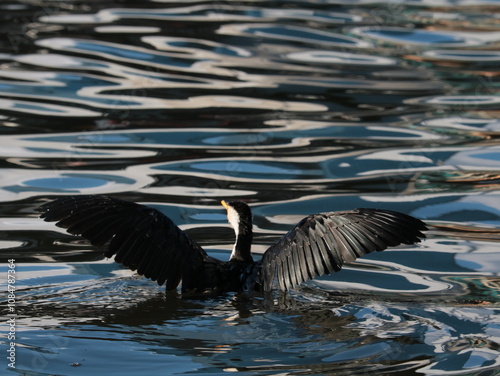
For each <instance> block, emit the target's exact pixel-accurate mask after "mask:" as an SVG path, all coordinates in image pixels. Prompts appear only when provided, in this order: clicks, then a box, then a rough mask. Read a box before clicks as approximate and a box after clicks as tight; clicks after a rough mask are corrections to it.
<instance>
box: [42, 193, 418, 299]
mask: <svg viewBox="0 0 500 376" xmlns="http://www.w3.org/2000/svg"><path fill="white" fill-rule="evenodd" d="M222 205H223V206H224V207H225V208H226V210H227V218H228V221H229V223H230V224H231V226H232V227H233V229H234V232H235V234H236V242H235V244H234V248H233V251H232V253H231V257H230V259H229V261H227V262H225V261H221V260H218V259H216V258H214V257H211V256H209V255H208V254H207V253H206V252H205V251H204V250H203V248H201V247H200V246H199V245H198V244H197V243H196V242H195V241H194V240H192V239H191V238H190V237H189V236H188V235H187V234H186V233H185V232H183V231H182V230H181V229H180V228H179V227H177V226H176V225H175V224H174V223H173V222H172V220H171V219H169V218H168V217H167V216H165V215H164V214H162V213H161V212H159V211H158V210H156V209H153V208H151V207H148V206H145V205H140V204H136V203H132V202H127V201H123V200H119V199H116V198H112V197H108V196H100V195H82V196H69V197H63V198H59V199H56V200H55V201H51V202H49V203H46V204H44V205H43V206H41V207H40V211H42V212H43V214H42V215H41V218H43V219H44V220H45V221H48V222H57V223H56V225H57V226H59V227H62V228H65V229H66V230H67V231H68V232H69V233H70V234H73V235H81V236H82V237H84V238H86V239H88V240H89V241H90V243H91V244H93V245H94V246H97V247H102V248H104V255H105V256H106V257H111V256H113V255H114V256H115V261H116V262H119V263H121V264H123V265H125V266H127V267H129V268H130V269H131V270H136V271H137V273H138V274H140V275H143V276H145V277H146V278H150V279H151V280H153V281H156V282H157V283H158V284H159V285H160V286H161V285H162V284H164V283H165V282H166V288H167V290H172V289H176V288H177V287H178V285H179V284H180V283H181V281H182V291H183V292H190V291H194V292H198V293H199V292H211V293H222V292H229V291H236V292H243V291H266V292H267V291H271V290H272V288H273V285H274V281H275V279H277V280H278V283H279V287H280V289H281V290H283V291H286V290H288V289H290V288H293V287H295V286H297V285H298V284H300V283H302V282H304V281H307V280H308V279H311V278H314V277H317V276H321V275H323V274H329V273H331V272H334V271H339V270H340V269H341V268H342V265H343V264H344V263H348V262H352V261H354V260H355V259H356V258H358V257H361V256H363V255H365V254H367V253H370V252H373V251H383V250H384V249H386V248H387V247H392V246H397V245H400V244H413V243H416V242H419V241H420V238H425V235H424V234H422V232H421V231H424V230H427V228H426V226H425V224H424V223H423V222H422V221H420V220H419V219H416V218H413V217H411V216H409V215H406V214H401V213H397V212H394V211H389V210H380V209H355V210H348V211H337V212H328V213H320V214H313V215H309V216H307V217H305V218H304V219H302V220H301V221H300V222H299V223H298V224H297V225H296V226H295V227H293V228H292V229H291V230H290V231H289V232H288V233H287V234H286V235H284V236H283V237H282V238H281V239H279V240H278V241H277V242H276V243H275V244H274V245H272V246H271V247H270V248H269V249H268V250H267V251H266V252H265V253H264V255H263V256H262V258H261V259H260V260H259V261H254V260H253V258H252V255H251V252H250V248H251V244H252V212H251V210H250V208H249V206H248V205H247V204H245V203H243V202H240V201H232V202H226V201H222Z"/></svg>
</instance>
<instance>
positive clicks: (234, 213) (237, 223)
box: [221, 200, 253, 262]
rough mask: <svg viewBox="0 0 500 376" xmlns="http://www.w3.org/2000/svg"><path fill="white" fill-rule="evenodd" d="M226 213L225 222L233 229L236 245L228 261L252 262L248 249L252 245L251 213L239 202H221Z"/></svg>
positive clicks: (248, 208) (245, 205) (246, 206)
mask: <svg viewBox="0 0 500 376" xmlns="http://www.w3.org/2000/svg"><path fill="white" fill-rule="evenodd" d="M221 204H222V206H224V208H225V209H226V211H227V220H228V221H229V224H230V225H231V227H232V228H233V229H234V233H235V235H236V243H235V244H234V248H233V252H232V253H231V258H230V260H239V261H247V262H252V261H253V259H252V255H251V253H250V248H251V245H252V211H251V210H250V207H249V206H248V205H247V204H245V203H244V202H241V201H230V202H227V201H224V200H223V201H221Z"/></svg>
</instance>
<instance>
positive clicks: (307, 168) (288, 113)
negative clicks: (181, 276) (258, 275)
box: [0, 0, 500, 375]
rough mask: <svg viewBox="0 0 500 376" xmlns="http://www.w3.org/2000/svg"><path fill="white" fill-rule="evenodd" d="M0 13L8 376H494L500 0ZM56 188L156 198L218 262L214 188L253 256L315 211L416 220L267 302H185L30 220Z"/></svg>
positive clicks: (47, 6)
mask: <svg viewBox="0 0 500 376" xmlns="http://www.w3.org/2000/svg"><path fill="white" fill-rule="evenodd" d="M0 10H1V12H0V18H1V19H2V25H3V27H2V28H1V29H0V36H1V39H0V64H1V65H0V145H1V147H0V158H1V159H0V161H1V166H0V168H1V176H2V179H1V181H0V200H1V201H2V205H1V206H0V211H1V214H0V230H1V231H0V234H1V238H0V251H1V253H2V265H1V268H0V273H1V274H2V278H1V281H2V286H3V287H2V289H3V290H4V291H7V288H8V286H7V273H8V268H9V264H8V262H7V260H9V259H11V260H12V259H14V260H15V262H14V263H15V270H16V275H15V276H16V283H15V294H16V301H15V307H14V312H13V313H12V315H14V316H13V317H15V319H16V325H15V330H16V331H15V335H16V338H15V343H16V345H17V346H16V362H15V366H16V368H12V367H9V366H8V364H5V365H1V367H2V372H3V373H5V374H11V375H15V374H19V375H90V374H92V375H138V374H141V375H159V374H161V375H163V374H175V375H180V374H200V375H205V374H224V373H229V372H239V371H245V372H247V373H248V374H255V375H270V374H280V375H320V374H321V375H323V374H332V375H361V374H363V375H366V374H376V375H380V374H389V373H390V374H395V375H411V374H425V375H476V374H477V375H479V374H480V375H493V374H496V373H497V372H498V369H499V366H500V350H499V348H500V310H499V286H500V275H499V270H500V252H499V250H498V242H499V240H500V235H499V234H500V204H499V203H500V189H499V185H500V144H499V142H498V140H497V139H498V138H499V134H500V121H499V120H498V118H499V116H498V108H499V103H500V99H499V98H500V97H499V96H498V80H497V76H498V64H499V62H500V52H499V48H498V47H499V45H500V29H499V27H498V24H499V21H498V20H499V17H498V12H499V10H500V2H499V1H497V0H489V1H486V0H485V1H466V0H463V1H452V0H439V1H436V0H434V1H432V2H431V1H425V0H419V1H418V0H415V1H406V2H401V1H371V0H360V1H336V0H303V1H302V0H297V1H292V2H286V3H285V2H281V1H264V0H254V1H238V2H227V1H221V2H212V1H203V0H199V1H185V2H175V1H168V0H162V1H143V2H134V1H126V2H123V1H99V2H93V1H87V2H64V3H63V2H25V1H4V2H2V4H0ZM70 194H110V195H113V196H114V197H118V198H122V199H127V200H132V201H136V202H141V203H144V204H149V205H152V206H154V207H155V208H157V209H159V210H161V211H162V212H164V213H165V214H166V215H168V216H169V217H170V218H172V220H174V221H175V222H176V223H177V224H179V225H180V226H181V228H182V229H184V230H185V231H187V232H188V233H189V234H190V235H191V236H192V237H193V238H195V239H196V240H197V241H198V242H199V243H200V244H201V245H202V246H203V247H205V249H207V251H208V252H209V253H210V254H211V255H213V256H216V257H219V258H221V259H228V257H229V254H230V251H231V248H232V241H233V234H232V231H231V229H230V228H229V226H228V224H227V222H226V218H225V212H224V209H223V208H222V207H221V206H220V204H219V202H220V200H221V199H226V200H234V199H239V200H245V201H247V202H248V203H249V204H250V205H251V206H252V209H253V211H254V216H255V217H254V223H255V231H256V235H255V240H254V242H255V245H254V248H253V250H254V252H255V256H256V257H259V254H261V253H262V252H264V251H265V250H266V249H267V247H268V246H269V244H271V243H272V242H273V241H275V240H276V239H278V238H279V237H280V236H281V235H282V234H283V233H285V232H286V231H288V230H289V229H290V228H291V227H292V226H293V225H294V224H295V223H297V222H298V221H299V220H300V219H301V218H302V217H304V216H305V215H307V214H310V213H314V212H321V211H333V210H344V209H352V208H355V207H378V208H385V209H391V210H397V211H401V212H404V213H408V214H410V215H414V216H416V217H419V218H421V219H423V220H424V221H426V222H427V223H428V224H429V226H430V228H431V231H430V232H429V233H428V239H427V240H425V241H424V242H422V243H421V244H419V245H415V246H405V247H398V248H396V249H393V250H391V251H386V252H383V253H380V254H375V255H374V254H370V255H368V256H367V257H366V258H363V259H361V260H358V261H357V262H356V263H353V264H349V265H346V267H345V268H344V270H342V272H340V273H335V275H331V276H325V277H322V278H319V279H317V280H315V281H309V282H307V283H306V284H304V285H302V286H300V287H299V288H297V289H295V290H294V291H292V292H290V293H289V294H286V295H284V294H278V293H276V294H275V295H274V296H273V299H271V300H266V299H263V298H262V297H260V296H250V297H249V296H240V295H238V294H228V295H225V296H221V297H218V298H207V299H204V300H195V299H186V298H182V297H180V296H178V295H176V294H170V295H167V296H165V293H164V290H163V288H162V287H158V286H156V285H155V284H154V283H151V282H150V281H147V280H145V279H143V278H141V277H138V276H136V275H135V274H134V273H133V272H130V271H128V270H126V269H124V268H122V267H121V266H119V265H117V264H115V263H114V262H113V261H112V260H107V259H105V258H103V256H102V254H101V252H100V251H99V250H97V249H95V248H93V247H91V246H90V245H89V244H88V243H86V242H85V241H83V240H82V239H80V238H76V237H72V236H69V235H67V234H66V233H65V232H64V231H62V230H60V229H58V228H56V227H55V226H54V225H53V224H50V223H45V222H42V221H41V220H39V219H38V218H37V216H38V214H37V212H36V208H37V207H38V206H39V205H40V204H42V203H43V202H46V201H47V200H49V199H53V198H56V197H59V196H64V195H70ZM3 308H5V312H8V311H7V310H8V306H4V307H3ZM9 317H11V316H9ZM2 325H3V326H2V329H5V332H3V333H6V334H5V336H3V334H2V336H3V337H2V340H3V342H2V343H3V346H7V347H8V346H9V345H10V341H9V339H8V331H9V329H10V327H9V325H8V323H5V322H4V323H3V324H2ZM4 354H5V352H4ZM4 359H5V357H4ZM7 363H8V362H7ZM2 364H3V363H2Z"/></svg>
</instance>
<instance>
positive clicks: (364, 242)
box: [260, 209, 427, 291]
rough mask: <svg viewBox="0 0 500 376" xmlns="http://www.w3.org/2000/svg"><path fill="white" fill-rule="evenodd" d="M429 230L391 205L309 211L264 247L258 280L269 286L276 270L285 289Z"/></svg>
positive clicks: (413, 239)
mask: <svg viewBox="0 0 500 376" xmlns="http://www.w3.org/2000/svg"><path fill="white" fill-rule="evenodd" d="M425 230H427V228H426V226H425V224H424V223H423V222H422V221H420V220H419V219H416V218H413V217H411V216H409V215H406V214H402V213H398V212H393V211H390V210H379V209H355V210H350V211H341V212H330V213H321V214H314V215H310V216H308V217H306V218H304V219H303V220H302V221H300V222H299V223H298V224H297V225H296V226H295V227H294V228H293V229H292V230H291V231H290V232H288V233H287V234H286V235H285V236H283V237H282V238H281V239H280V240H278V242H276V243H275V244H274V245H273V246H271V247H270V248H269V249H268V250H267V251H266V252H265V253H264V256H263V257H262V260H261V273H260V275H261V280H260V282H261V284H262V286H263V288H264V290H265V291H270V290H271V289H272V286H273V283H274V278H275V275H277V277H278V282H279V286H280V289H281V290H283V291H286V290H288V289H290V288H292V287H294V286H296V285H298V284H300V283H302V282H304V281H307V280H308V279H310V278H314V277H315V276H321V275H323V274H329V273H331V272H332V271H339V270H340V269H341V268H342V266H343V265H344V263H347V262H352V261H354V260H356V259H357V258H358V257H361V256H364V255H366V254H367V253H370V252H375V251H383V250H384V249H386V248H387V247H392V246H397V245H400V244H414V243H417V242H419V241H420V239H421V238H425V235H424V234H423V233H422V231H425ZM276 272H277V274H276Z"/></svg>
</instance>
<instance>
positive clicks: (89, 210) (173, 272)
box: [40, 195, 208, 289]
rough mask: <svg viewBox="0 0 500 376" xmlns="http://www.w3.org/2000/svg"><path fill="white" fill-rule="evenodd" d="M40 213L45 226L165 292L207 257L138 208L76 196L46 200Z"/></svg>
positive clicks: (168, 223) (167, 223)
mask: <svg viewBox="0 0 500 376" xmlns="http://www.w3.org/2000/svg"><path fill="white" fill-rule="evenodd" d="M40 211H41V212H42V215H41V218H43V219H44V220H45V221H47V222H57V223H56V225H57V226H59V227H62V228H65V229H66V230H67V231H68V232H69V233H70V234H73V235H81V236H82V237H84V238H86V239H88V240H89V241H90V243H91V244H93V245H95V246H98V247H105V249H104V255H105V256H106V257H111V256H113V255H114V256H115V261H116V262H119V263H122V264H123V265H124V266H127V267H128V268H130V269H131V270H137V272H138V274H140V275H144V276H145V277H147V278H150V279H152V280H153V281H156V282H157V283H158V284H159V285H162V284H164V283H165V282H167V288H168V289H172V288H175V287H177V286H178V284H179V283H180V281H181V279H182V278H183V277H187V276H186V273H191V274H195V273H196V272H200V268H202V267H203V264H204V261H205V260H206V259H207V257H208V256H207V254H206V253H205V251H204V250H203V249H202V248H201V247H200V246H199V245H198V244H197V243H196V242H194V241H193V240H192V239H191V238H189V237H188V236H187V234H185V233H184V232H183V231H182V230H181V229H180V228H179V227H177V226H176V225H175V224H174V223H173V222H172V220H170V219H169V218H168V217H166V216H165V215H163V214H162V213H161V212H159V211H158V210H156V209H153V208H150V207H147V206H144V205H140V204H136V203H132V202H127V201H122V200H119V199H115V198H111V197H108V196H99V195H81V196H68V197H62V198H59V199H57V200H54V201H51V202H49V203H46V204H45V205H43V206H41V207H40ZM190 279H196V276H190Z"/></svg>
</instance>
